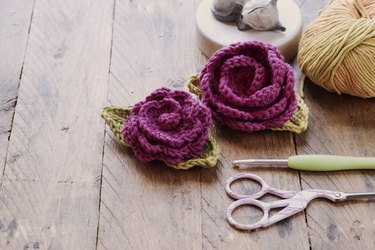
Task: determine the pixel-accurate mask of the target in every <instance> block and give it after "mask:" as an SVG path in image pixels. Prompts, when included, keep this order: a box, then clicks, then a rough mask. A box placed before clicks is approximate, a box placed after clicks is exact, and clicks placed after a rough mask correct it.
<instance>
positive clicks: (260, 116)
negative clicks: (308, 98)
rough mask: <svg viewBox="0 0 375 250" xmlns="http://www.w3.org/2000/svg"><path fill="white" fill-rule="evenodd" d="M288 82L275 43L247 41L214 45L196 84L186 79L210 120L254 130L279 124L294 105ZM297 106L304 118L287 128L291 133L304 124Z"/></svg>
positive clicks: (289, 73) (287, 69)
mask: <svg viewBox="0 0 375 250" xmlns="http://www.w3.org/2000/svg"><path fill="white" fill-rule="evenodd" d="M191 81H194V79H192V80H191ZM294 82H295V80H294V74H293V70H292V68H291V67H290V66H289V65H288V64H287V63H285V61H284V58H283V56H282V55H281V54H280V52H279V51H278V49H277V48H275V47H274V46H272V45H270V44H266V43H263V42H259V41H250V42H240V43H236V44H232V45H229V46H228V47H224V48H223V49H221V50H219V51H217V52H216V53H215V54H214V55H213V56H212V57H211V58H210V59H209V61H208V63H207V64H206V65H205V67H204V69H203V70H202V72H201V75H200V79H199V84H198V85H197V83H195V84H194V83H190V84H189V85H190V89H191V91H192V92H195V91H196V90H197V88H199V89H201V99H202V101H203V103H204V104H206V105H207V106H208V107H209V108H210V109H211V111H212V115H213V118H214V119H215V120H216V121H218V122H220V123H222V124H225V125H227V126H228V127H230V128H233V129H235V130H239V131H245V132H254V131H259V130H264V129H271V128H275V127H276V128H278V130H283V129H282V127H283V126H284V125H285V124H286V123H287V122H288V120H290V119H291V118H292V116H293V115H294V113H295V111H296V108H297V98H296V94H295V92H294V89H293V88H294ZM194 85H195V86H194ZM299 102H300V103H302V104H303V101H302V100H300V101H299ZM301 107H302V106H301ZM302 108H303V110H302V111H304V114H303V115H302V116H301V115H299V116H300V117H301V118H304V119H305V121H302V123H303V124H302V126H299V125H298V126H297V127H298V128H297V130H295V129H294V130H293V131H294V132H297V133H299V132H302V131H304V130H305V129H306V126H307V113H308V111H307V107H306V105H304V104H303V107H302Z"/></svg>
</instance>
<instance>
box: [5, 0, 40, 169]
mask: <svg viewBox="0 0 375 250" xmlns="http://www.w3.org/2000/svg"><path fill="white" fill-rule="evenodd" d="M33 2H34V1H30V0H15V1H6V0H1V1H0V55H1V60H0V86H1V91H0V175H2V174H3V170H4V166H5V157H6V152H7V149H8V139H9V135H10V131H11V127H12V119H13V114H14V107H15V105H16V102H17V96H18V85H19V81H20V74H21V70H22V65H23V60H24V57H25V51H26V44H27V38H28V34H29V32H28V31H29V27H30V20H31V15H32V10H33Z"/></svg>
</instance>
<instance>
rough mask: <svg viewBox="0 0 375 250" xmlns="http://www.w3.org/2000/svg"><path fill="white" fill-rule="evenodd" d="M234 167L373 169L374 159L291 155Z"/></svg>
mask: <svg viewBox="0 0 375 250" xmlns="http://www.w3.org/2000/svg"><path fill="white" fill-rule="evenodd" d="M232 165H233V166H234V167H241V166H260V165H272V166H279V167H280V166H281V167H289V168H292V169H296V170H307V171H337V170H355V169H375V157H353V156H337V155H293V156H289V157H288V159H246V160H235V161H232Z"/></svg>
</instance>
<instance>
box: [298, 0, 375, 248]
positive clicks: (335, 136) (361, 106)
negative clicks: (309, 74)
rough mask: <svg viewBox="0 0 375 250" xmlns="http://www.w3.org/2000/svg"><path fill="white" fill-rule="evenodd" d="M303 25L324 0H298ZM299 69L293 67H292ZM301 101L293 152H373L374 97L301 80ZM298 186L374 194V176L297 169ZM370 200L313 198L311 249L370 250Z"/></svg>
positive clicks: (374, 238)
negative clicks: (301, 127)
mask: <svg viewBox="0 0 375 250" xmlns="http://www.w3.org/2000/svg"><path fill="white" fill-rule="evenodd" d="M300 2H301V9H302V11H303V13H306V14H304V15H303V17H304V23H305V25H307V24H309V23H310V22H311V21H312V20H313V19H314V18H315V17H316V12H317V10H318V9H320V8H321V7H322V6H324V4H325V3H326V1H324V0H321V1H307V0H306V1H300ZM295 70H296V72H297V73H299V69H298V66H296V67H295ZM304 93H305V96H306V97H305V101H306V103H307V104H308V105H309V107H310V122H309V129H308V131H307V132H306V133H304V134H302V135H299V136H296V143H297V151H298V154H316V153H322V154H337V155H353V156H374V150H373V148H374V145H375V126H374V124H375V116H374V112H375V100H373V99H369V100H363V99H360V98H355V97H350V96H348V95H341V96H339V95H337V94H334V93H329V92H327V91H325V90H323V89H322V88H320V87H318V86H316V85H314V84H313V83H312V82H311V81H309V80H307V81H306V84H305V89H304ZM301 178H302V179H301V182H302V187H303V188H304V189H307V188H320V189H330V190H340V191H344V192H360V191H367V192H374V191H375V174H374V173H372V172H370V171H344V172H335V173H308V172H303V173H301ZM374 209H375V204H374V202H345V203H342V204H338V203H336V204H333V203H329V202H327V201H324V200H319V201H315V202H313V203H312V204H311V206H309V207H308V209H307V213H306V215H307V223H308V227H309V241H310V244H311V248H312V249H373V248H374V245H375V226H374V225H375V224H374V221H375V215H374V212H373V211H374Z"/></svg>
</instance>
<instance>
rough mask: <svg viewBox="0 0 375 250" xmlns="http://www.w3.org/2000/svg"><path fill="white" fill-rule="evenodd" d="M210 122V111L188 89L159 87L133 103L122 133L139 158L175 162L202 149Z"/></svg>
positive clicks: (144, 160)
mask: <svg viewBox="0 0 375 250" xmlns="http://www.w3.org/2000/svg"><path fill="white" fill-rule="evenodd" d="M211 123H212V121H211V114H210V111H209V110H208V109H207V108H206V107H205V106H203V105H201V104H200V103H199V102H198V100H196V99H194V98H193V97H192V96H191V95H190V94H189V93H186V92H183V91H172V90H170V89H167V88H161V89H157V90H155V91H154V92H153V93H152V94H151V95H149V96H148V97H147V98H146V100H145V101H142V102H139V103H137V104H136V105H134V107H133V108H132V111H131V113H130V115H129V116H128V118H127V119H126V120H125V121H124V129H123V137H124V139H125V141H126V143H128V144H129V146H131V147H132V148H133V151H134V154H135V156H136V157H137V158H138V159H139V160H141V161H143V162H148V161H152V160H161V161H164V162H165V163H167V164H177V163H180V162H182V161H183V160H185V159H190V158H195V157H197V156H198V155H200V154H201V153H202V151H203V149H204V145H205V143H206V141H207V139H208V136H209V128H210V127H211Z"/></svg>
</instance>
